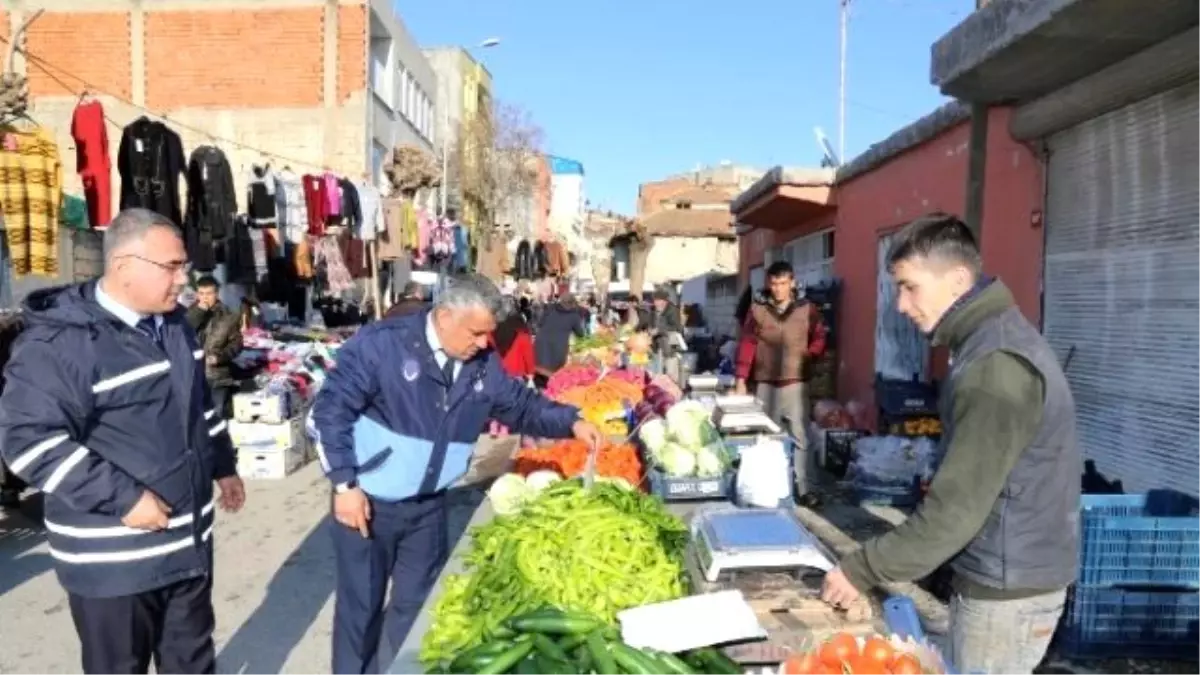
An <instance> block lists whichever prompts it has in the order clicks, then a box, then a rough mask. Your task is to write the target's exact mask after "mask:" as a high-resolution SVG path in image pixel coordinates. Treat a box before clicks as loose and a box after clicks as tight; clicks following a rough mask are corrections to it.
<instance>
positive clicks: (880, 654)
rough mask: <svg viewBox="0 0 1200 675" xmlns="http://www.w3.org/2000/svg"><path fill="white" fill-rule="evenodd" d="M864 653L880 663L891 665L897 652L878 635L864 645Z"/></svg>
mask: <svg viewBox="0 0 1200 675" xmlns="http://www.w3.org/2000/svg"><path fill="white" fill-rule="evenodd" d="M862 653H863V655H864V656H866V657H867V658H870V659H875V660H876V661H878V662H880V663H891V662H892V657H893V656H895V653H896V650H895V649H892V643H890V642H888V641H887V640H885V639H883V638H881V637H879V636H878V635H876V636H875V637H872V638H871V639H869V640H867V641H866V643H865V644H863V647H862Z"/></svg>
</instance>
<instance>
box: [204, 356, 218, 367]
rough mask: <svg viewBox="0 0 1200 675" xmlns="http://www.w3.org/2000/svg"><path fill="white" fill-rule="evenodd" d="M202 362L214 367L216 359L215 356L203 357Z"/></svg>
mask: <svg viewBox="0 0 1200 675" xmlns="http://www.w3.org/2000/svg"><path fill="white" fill-rule="evenodd" d="M204 362H205V363H207V364H208V365H210V366H215V365H217V357H215V356H208V357H205V359H204Z"/></svg>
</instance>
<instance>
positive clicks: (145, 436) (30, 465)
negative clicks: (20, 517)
mask: <svg viewBox="0 0 1200 675" xmlns="http://www.w3.org/2000/svg"><path fill="white" fill-rule="evenodd" d="M24 319H25V326H26V328H25V330H24V332H23V333H22V334H21V336H20V337H19V338H18V339H17V342H16V345H15V347H14V349H13V354H12V358H11V359H10V361H9V363H8V365H7V367H6V368H5V373H4V374H5V378H6V384H5V388H4V394H3V397H0V452H2V453H3V456H4V460H5V462H7V463H8V465H9V467H10V468H11V469H12V470H13V472H14V473H16V474H17V475H19V476H21V477H22V478H24V479H25V480H27V481H28V482H29V483H30V484H31V485H34V486H36V487H37V488H38V489H39V490H41V491H42V492H43V493H45V495H46V506H45V515H46V533H47V538H48V539H49V543H50V554H51V555H52V556H53V557H54V560H55V565H56V570H57V572H58V577H59V579H60V581H61V582H62V584H63V586H64V587H65V588H66V589H67V590H68V591H70V592H72V593H76V594H79V595H83V596H89V597H114V596H122V595H131V594H135V593H140V592H142V591H147V590H152V589H155V588H160V587H162V586H166V585H168V584H171V583H173V582H175V581H179V580H181V579H187V578H191V577H197V576H200V575H204V574H209V573H210V572H211V568H212V530H213V506H214V504H213V480H214V479H215V478H219V477H224V476H230V475H234V474H235V473H236V463H235V456H234V451H233V446H232V443H231V441H230V438H229V434H228V432H227V430H226V428H225V421H224V420H222V419H220V417H219V416H218V415H217V414H216V411H214V410H213V405H212V402H211V398H210V395H209V391H208V386H207V383H206V382H205V380H204V352H203V351H202V350H201V348H200V345H199V344H198V343H197V341H196V336H195V333H194V332H193V331H192V329H191V328H190V327H189V326H188V324H187V323H186V321H185V319H184V310H183V309H182V308H179V309H178V310H177V311H174V312H172V313H170V314H168V315H165V316H164V317H163V320H164V322H163V326H162V333H163V346H161V347H160V346H158V345H157V344H155V342H154V340H153V338H151V337H150V336H149V335H146V334H144V333H142V332H140V331H138V330H137V329H134V328H132V327H130V326H128V325H127V324H125V323H123V322H122V321H121V320H120V319H118V318H117V317H115V316H113V315H112V314H111V313H109V312H108V311H107V310H105V309H104V308H103V307H101V306H100V305H99V304H97V302H96V299H95V282H89V283H86V284H82V285H77V286H67V287H63V288H51V289H46V290H41V291H36V292H34V293H33V294H31V295H30V296H29V298H28V299H27V300H26V302H25V307H24ZM145 489H149V490H150V491H152V492H154V493H155V494H157V495H158V496H159V497H161V498H162V499H163V500H164V501H165V502H166V503H167V504H169V505H170V507H171V520H170V524H169V526H168V527H167V529H165V530H163V531H160V532H148V531H144V530H138V529H133V528H129V527H126V526H124V525H122V524H121V517H122V516H123V515H125V514H126V513H128V512H129V510H130V509H131V508H132V507H133V505H134V504H135V503H137V501H138V498H139V497H140V496H141V494H142V491H143V490H145Z"/></svg>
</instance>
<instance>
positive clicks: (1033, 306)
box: [731, 103, 1042, 410]
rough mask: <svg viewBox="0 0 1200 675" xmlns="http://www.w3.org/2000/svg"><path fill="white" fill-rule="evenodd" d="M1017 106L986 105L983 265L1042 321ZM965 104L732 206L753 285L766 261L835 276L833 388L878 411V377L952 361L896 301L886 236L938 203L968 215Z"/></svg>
mask: <svg viewBox="0 0 1200 675" xmlns="http://www.w3.org/2000/svg"><path fill="white" fill-rule="evenodd" d="M1009 119H1010V111H1009V110H1007V109H1004V108H998V109H996V110H994V111H992V113H991V119H990V122H989V134H988V153H989V154H988V163H987V167H986V168H987V176H988V190H987V193H986V200H985V204H984V207H985V208H984V221H983V228H982V231H983V241H982V248H983V255H984V271H985V272H986V273H988V274H992V275H996V276H999V277H1001V278H1002V279H1003V280H1004V281H1005V283H1006V284H1008V286H1009V287H1010V288H1011V289H1012V291H1013V294H1014V295H1015V296H1016V298H1017V302H1018V304H1019V305H1020V307H1021V309H1022V311H1023V312H1024V313H1025V315H1026V316H1028V317H1029V318H1030V319H1031V320H1033V321H1037V320H1038V317H1039V309H1040V303H1039V293H1040V283H1039V277H1040V258H1041V255H1040V253H1041V247H1042V232H1041V229H1040V225H1039V223H1040V221H1039V218H1038V216H1039V213H1040V208H1041V204H1040V195H1041V186H1042V173H1041V167H1040V164H1039V163H1038V159H1037V156H1036V155H1035V154H1034V153H1033V152H1032V151H1031V150H1030V149H1029V148H1027V147H1025V146H1024V145H1022V144H1020V143H1018V142H1017V141H1015V140H1013V139H1012V138H1011V137H1010V136H1009V135H1008V133H1007V128H1008V123H1009ZM968 127H969V124H968V111H967V109H966V107H964V106H963V105H961V104H958V103H951V104H948V105H947V106H944V107H943V108H940V109H938V110H936V111H935V112H933V113H932V114H930V115H928V116H926V117H924V118H922V119H920V120H918V121H916V122H914V123H913V124H911V125H909V126H907V127H904V128H902V129H899V130H898V131H896V132H895V133H893V134H892V135H891V136H889V137H888V138H886V139H884V140H883V141H882V142H880V143H877V144H875V145H873V146H872V148H871V149H870V150H869V151H867V152H866V153H864V154H862V155H861V156H859V157H857V158H855V159H854V160H852V161H851V162H849V163H848V164H846V165H844V166H842V167H841V168H840V169H839V170H838V171H837V172H836V174H835V173H834V172H833V171H832V170H828V169H785V168H783V167H777V168H775V169H772V170H771V171H769V172H767V174H766V175H765V176H763V178H762V179H761V180H760V181H758V182H757V183H756V184H755V185H753V186H751V188H750V189H748V190H747V191H745V192H744V193H743V194H741V195H740V196H738V198H737V199H736V200H734V202H733V205H732V207H731V208H732V211H733V213H734V216H735V218H736V219H737V222H738V225H739V231H740V237H739V243H740V264H739V276H740V279H741V282H742V284H743V286H742V287H743V288H744V284H745V283H750V284H752V285H753V287H754V288H755V289H758V288H761V287H762V285H763V270H764V269H765V266H767V265H770V263H771V262H774V261H775V260H780V259H786V260H789V261H790V262H791V263H792V265H793V266H794V267H795V269H796V270H797V276H798V278H799V279H800V280H801V281H804V282H806V283H809V284H816V283H820V282H822V281H827V280H831V279H837V280H839V281H840V282H841V295H840V298H839V302H838V306H837V316H838V325H837V326H836V327H835V329H834V336H835V338H834V339H835V343H836V349H837V359H838V369H837V395H838V398H839V399H841V400H843V401H850V400H858V401H862V402H863V403H864V404H866V406H867V409H868V410H874V386H873V383H874V380H875V375H876V373H879V374H882V375H884V376H886V377H891V378H902V379H909V378H911V377H913V376H916V377H918V378H921V379H931V378H937V377H941V376H944V374H945V358H944V355H941V354H932V353H931V351H930V347H929V344H928V341H927V340H926V339H925V337H924V336H923V335H921V334H920V333H919V332H918V331H917V330H916V329H915V328H914V327H913V326H912V324H911V322H909V321H908V320H907V319H905V318H904V317H903V316H901V315H900V314H899V313H898V312H897V311H896V309H895V302H896V299H895V292H894V288H893V285H892V283H891V281H890V279H889V278H888V274H887V270H886V269H884V267H883V265H882V264H881V263H882V261H883V259H884V257H885V256H886V255H887V251H888V248H889V247H890V245H891V243H890V242H891V240H890V237H891V235H892V234H894V232H895V231H896V230H897V229H899V228H900V227H901V226H903V225H904V224H905V223H907V222H909V221H910V220H912V219H914V218H916V217H918V216H920V215H923V214H926V213H930V212H933V211H945V212H948V213H958V214H961V213H962V212H963V207H964V204H965V203H966V183H967V181H966V176H967V151H966V149H967V138H968V135H969V133H968V132H969V129H968Z"/></svg>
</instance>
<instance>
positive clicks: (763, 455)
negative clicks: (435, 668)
mask: <svg viewBox="0 0 1200 675" xmlns="http://www.w3.org/2000/svg"><path fill="white" fill-rule="evenodd" d="M791 479H792V472H791V470H790V467H789V466H788V458H787V451H786V450H785V449H784V447H783V442H782V441H780V440H777V439H767V438H764V439H760V440H759V441H758V442H757V443H755V444H754V445H751V446H747V447H744V448H742V451H741V464H740V466H739V467H738V473H737V495H738V501H739V502H740V503H741V504H744V505H746V506H759V507H763V508H774V507H776V506H779V502H781V501H783V500H785V499H787V498H788V497H789V496H790V495H791V492H792V486H791Z"/></svg>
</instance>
